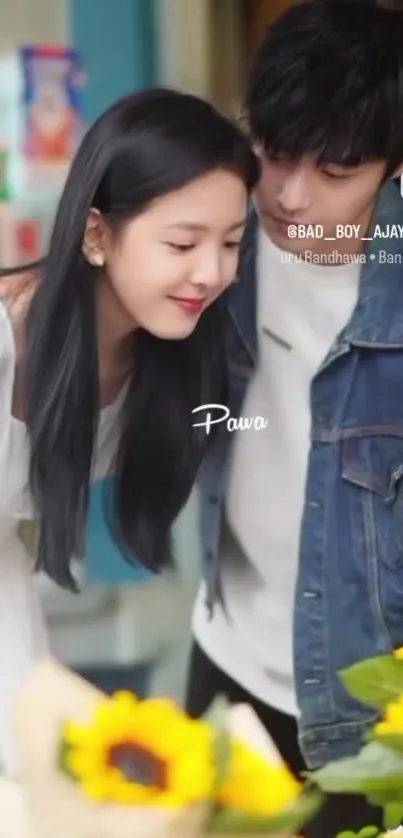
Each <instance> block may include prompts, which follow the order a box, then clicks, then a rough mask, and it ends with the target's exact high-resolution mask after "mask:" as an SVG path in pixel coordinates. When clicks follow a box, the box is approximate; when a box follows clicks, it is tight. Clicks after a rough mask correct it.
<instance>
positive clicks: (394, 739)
mask: <svg viewBox="0 0 403 838" xmlns="http://www.w3.org/2000/svg"><path fill="white" fill-rule="evenodd" d="M370 739H371V741H372V742H379V743H380V744H382V745H384V746H385V748H391V749H392V750H393V751H400V752H401V753H403V734H399V733H375V732H374V731H373V732H371V734H370Z"/></svg>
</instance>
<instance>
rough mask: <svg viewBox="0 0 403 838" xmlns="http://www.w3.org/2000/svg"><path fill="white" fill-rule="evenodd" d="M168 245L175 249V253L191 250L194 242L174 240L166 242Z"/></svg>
mask: <svg viewBox="0 0 403 838" xmlns="http://www.w3.org/2000/svg"><path fill="white" fill-rule="evenodd" d="M167 244H168V246H169V247H171V248H172V250H175V251H176V253H186V251H187V250H192V249H193V248H194V244H177V243H175V242H167Z"/></svg>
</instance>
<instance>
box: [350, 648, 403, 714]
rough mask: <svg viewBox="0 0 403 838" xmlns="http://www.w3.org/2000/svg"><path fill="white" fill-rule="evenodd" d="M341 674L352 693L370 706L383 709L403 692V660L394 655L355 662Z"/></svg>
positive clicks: (358, 699)
mask: <svg viewBox="0 0 403 838" xmlns="http://www.w3.org/2000/svg"><path fill="white" fill-rule="evenodd" d="M339 674H340V678H341V681H342V683H343V684H344V686H345V688H346V690H347V691H348V692H349V693H350V695H351V696H352V697H353V698H356V699H357V701H360V702H362V703H363V704H367V705H368V706H370V707H375V708H377V709H382V708H383V707H385V706H386V704H389V703H390V702H391V701H395V700H396V699H397V698H398V697H399V696H400V695H402V694H403V660H400V659H399V658H396V657H394V656H393V655H381V656H380V657H377V658H370V659H369V660H365V661H361V662H360V663H355V664H353V666H350V667H348V669H343V670H342V671H341V672H340V673H339Z"/></svg>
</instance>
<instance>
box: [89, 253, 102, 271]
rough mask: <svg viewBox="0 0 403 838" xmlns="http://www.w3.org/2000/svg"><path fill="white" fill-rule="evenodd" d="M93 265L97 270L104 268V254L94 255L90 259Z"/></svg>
mask: <svg viewBox="0 0 403 838" xmlns="http://www.w3.org/2000/svg"><path fill="white" fill-rule="evenodd" d="M90 262H91V265H94V266H95V267H97V268H102V267H103V265H104V263H105V260H104V257H103V255H102V253H92V254H91V259H90Z"/></svg>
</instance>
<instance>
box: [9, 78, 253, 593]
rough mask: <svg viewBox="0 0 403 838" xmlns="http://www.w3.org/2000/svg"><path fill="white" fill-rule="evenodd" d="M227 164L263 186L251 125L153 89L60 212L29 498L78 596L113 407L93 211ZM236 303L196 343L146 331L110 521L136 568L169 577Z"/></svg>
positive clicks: (121, 216)
mask: <svg viewBox="0 0 403 838" xmlns="http://www.w3.org/2000/svg"><path fill="white" fill-rule="evenodd" d="M217 168H225V169H227V170H229V171H232V172H234V173H236V174H238V175H239V176H240V177H241V178H242V180H243V182H244V183H245V185H246V187H247V189H248V190H251V189H252V188H253V187H254V185H255V183H256V180H257V177H258V164H257V161H256V158H255V156H254V155H253V153H252V151H251V150H250V147H249V144H248V142H247V140H246V138H244V136H243V135H242V134H241V133H240V132H239V131H238V129H237V128H236V127H235V126H234V125H233V124H232V123H231V122H229V121H228V120H226V119H224V118H223V117H222V116H220V115H219V114H218V113H217V112H216V111H215V109H214V108H213V107H212V106H211V105H209V104H208V103H206V102H204V101H202V100H200V99H198V98H197V97H194V96H191V95H187V94H183V93H179V92H175V91H169V90H160V89H154V90H152V91H147V92H141V93H137V94H135V95H131V96H129V97H127V98H125V99H123V100H121V101H119V102H118V103H116V104H115V105H114V106H113V107H111V108H110V109H109V110H108V111H107V112H106V113H104V114H103V115H102V116H101V117H100V119H98V121H97V122H96V123H95V124H94V125H93V126H92V127H91V128H90V130H89V131H88V133H87V134H86V136H85V138H84V141H83V143H82V145H81V147H80V149H79V151H78V153H77V156H76V158H75V160H74V162H73V164H72V167H71V170H70V173H69V176H68V179H67V182H66V185H65V187H64V190H63V194H62V196H61V200H60V203H59V206H58V210H57V215H56V220H55V224H54V227H53V232H52V236H51V241H50V247H49V252H48V255H47V258H46V260H45V262H44V265H43V267H42V269H41V279H40V282H39V283H38V290H37V292H36V294H35V297H34V300H33V302H32V305H31V308H30V312H29V316H28V322H27V347H26V359H25V385H26V423H27V428H28V433H29V438H30V448H31V454H30V489H31V492H32V495H33V499H34V502H35V504H36V507H37V510H38V514H39V516H40V521H41V523H40V539H39V550H38V567H39V568H40V569H42V570H44V571H45V572H46V573H47V574H48V575H49V576H50V577H51V578H52V579H54V580H55V581H56V582H57V583H59V584H60V585H62V586H64V587H67V588H70V589H73V590H74V589H75V583H74V579H73V576H72V573H71V568H70V565H71V559H72V557H73V556H77V555H80V554H82V548H83V538H84V527H85V520H86V515H87V508H88V497H89V487H90V481H91V475H92V468H93V459H94V454H95V443H96V434H97V428H98V419H99V411H100V396H99V374H98V351H97V329H96V315H95V294H96V272H95V271H94V268H93V267H92V266H91V265H89V264H88V262H87V261H86V259H85V258H84V256H83V253H82V245H83V238H84V233H85V226H86V221H87V217H88V213H89V210H90V208H91V207H95V208H97V209H98V210H99V211H100V213H101V214H102V216H103V217H104V218H105V219H106V220H107V221H108V220H109V221H110V223H111V224H112V225H113V227H114V228H115V229H119V226H120V225H122V224H124V223H125V222H126V221H127V220H129V219H132V218H134V217H135V216H136V215H138V214H139V213H141V212H143V211H144V210H145V209H146V208H147V206H148V205H149V204H150V202H151V201H153V200H154V199H156V198H158V197H160V196H162V195H164V194H167V193H169V192H170V191H173V190H175V189H178V188H180V187H182V186H183V185H185V184H186V183H187V182H189V181H191V180H192V179H194V178H196V177H198V176H200V175H202V174H204V173H205V172H208V171H210V170H214V169H217ZM224 328H225V323H224V320H223V303H222V300H218V301H217V302H215V303H213V304H212V305H211V306H210V307H209V308H208V310H206V312H205V313H203V315H202V316H201V318H200V320H199V322H198V324H197V327H196V329H195V330H194V332H193V333H192V334H191V335H190V336H189V337H188V338H186V339H184V340H177V341H175V340H162V339H159V338H157V337H155V336H153V335H151V334H149V333H147V332H146V331H144V330H137V331H136V332H134V335H133V373H132V377H131V380H130V383H129V386H128V390H127V395H126V397H125V402H124V405H123V408H122V415H121V422H122V425H121V434H120V442H119V448H118V454H117V459H116V463H115V467H114V474H115V476H116V481H115V483H116V487H115V491H114V501H113V509H112V515H111V523H112V526H113V530H114V533H115V535H116V538H117V539H118V541H119V543H120V544H121V546H122V548H123V550H124V552H125V554H126V556H127V557H128V559H129V560H132V561H139V562H141V563H142V564H144V565H145V566H147V567H148V568H150V569H152V570H153V571H155V572H157V571H159V570H160V569H161V568H162V567H164V566H165V565H166V564H167V563H169V562H170V561H171V551H170V530H171V526H172V524H173V522H174V520H175V518H176V517H177V515H178V514H179V512H180V510H181V509H182V507H183V506H184V504H185V503H186V500H187V499H188V497H189V494H190V492H191V489H192V485H193V483H194V481H195V479H196V475H197V471H198V469H199V466H200V464H201V461H202V458H203V456H204V454H205V452H206V449H207V445H208V444H209V442H210V441H211V435H206V433H205V431H204V429H200V428H194V427H192V421H193V417H192V410H193V408H194V407H196V406H198V405H201V404H211V403H219V404H222V403H225V401H224V399H225V395H224V389H223V388H224V386H225V379H226V374H225V373H226V370H225V351H224Z"/></svg>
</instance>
